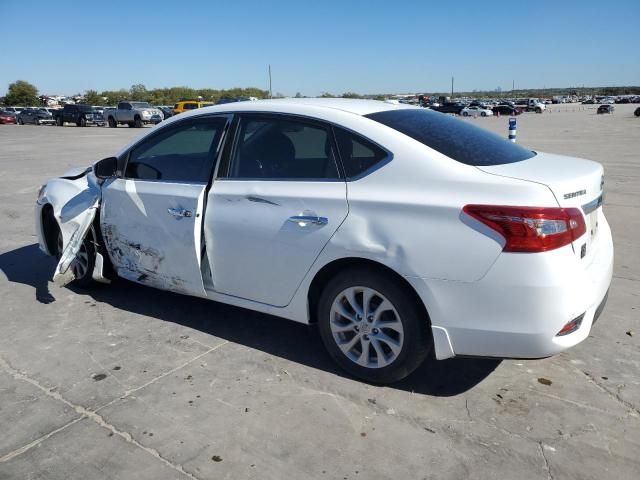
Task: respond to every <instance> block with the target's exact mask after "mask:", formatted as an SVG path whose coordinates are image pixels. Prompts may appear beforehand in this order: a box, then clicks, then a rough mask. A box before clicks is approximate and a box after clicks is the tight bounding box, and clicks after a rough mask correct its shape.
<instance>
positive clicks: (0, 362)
mask: <svg viewBox="0 0 640 480" xmlns="http://www.w3.org/2000/svg"><path fill="white" fill-rule="evenodd" d="M227 343H229V342H228V341H225V342H223V343H220V344H218V345H216V346H215V347H211V348H209V349H208V350H207V351H206V352H203V353H201V354H200V355H197V356H195V357H193V358H192V359H190V360H189V361H188V362H185V363H183V364H182V365H180V366H178V367H175V368H173V369H171V370H169V371H167V372H165V373H163V374H162V375H159V376H157V377H155V378H153V379H152V380H150V381H148V382H146V383H145V384H143V385H141V386H139V387H137V388H134V389H131V390H127V391H126V392H125V393H124V394H123V395H122V396H120V397H118V398H116V399H114V400H112V401H111V402H108V403H107V404H105V405H102V406H101V407H99V408H98V409H96V410H95V411H91V410H89V409H87V408H85V407H83V406H81V405H76V404H74V403H72V402H70V401H69V400H67V399H66V398H64V397H63V396H62V395H61V394H60V393H59V392H57V391H55V389H53V388H47V387H45V386H44V385H41V384H40V382H38V381H37V380H35V379H33V378H31V377H29V376H28V375H27V374H25V373H23V372H21V371H20V370H17V369H15V368H14V367H12V366H11V365H10V364H9V363H8V362H7V361H6V360H5V359H4V358H2V357H0V369H2V370H4V371H5V372H6V373H7V374H9V375H10V376H11V377H13V379H14V380H21V381H24V382H27V383H29V384H31V385H33V386H34V387H36V388H37V389H38V390H40V391H42V392H43V393H44V394H45V395H47V396H48V397H51V398H54V399H55V400H58V401H60V402H62V403H64V404H65V405H67V406H68V407H70V408H72V409H73V410H74V411H75V412H76V413H78V414H79V416H78V417H77V418H75V419H73V420H71V421H69V422H67V423H66V424H65V425H63V426H61V427H58V428H56V429H55V430H53V431H51V432H49V433H47V434H45V435H42V436H41V437H39V438H37V439H36V440H34V441H32V442H30V443H28V444H26V445H23V446H22V447H20V448H17V449H15V450H13V451H12V452H9V453H7V454H5V455H4V456H2V457H0V463H5V462H8V461H9V460H11V459H13V458H15V457H17V456H19V455H22V454H23V453H25V452H27V451H29V450H31V449H32V448H33V447H35V446H37V445H39V444H41V443H42V442H44V441H46V440H47V439H49V438H50V437H52V436H54V435H55V434H57V433H59V432H61V431H63V430H65V429H66V428H68V427H70V426H72V425H74V424H76V423H77V422H79V421H80V420H83V419H85V418H88V419H90V420H92V421H94V422H95V423H97V424H98V425H99V426H100V427H102V428H105V429H107V430H109V431H110V432H111V433H113V434H115V435H118V436H119V437H121V438H122V439H124V441H125V442H127V443H130V444H133V445H135V446H136V447H138V448H140V449H141V450H143V451H145V452H146V453H148V454H150V455H151V456H153V457H154V458H156V459H157V460H159V461H161V462H162V463H164V464H165V465H166V466H168V467H169V468H171V469H173V470H176V471H177V472H179V473H181V474H183V475H184V476H186V477H187V478H190V479H191V480H200V479H198V478H197V477H196V476H194V475H193V474H191V473H189V472H187V471H186V470H184V468H183V467H182V465H180V464H175V463H173V462H171V461H170V460H168V459H166V458H164V457H163V456H162V455H161V454H160V452H158V450H156V449H155V448H150V447H146V446H144V445H142V444H141V443H140V442H138V441H137V440H136V439H134V438H133V436H132V435H131V434H130V433H128V432H126V431H121V430H118V429H117V428H116V427H115V426H114V425H112V424H110V423H108V422H107V421H106V420H105V419H104V417H102V416H101V415H99V414H98V413H97V412H98V410H100V409H102V408H105V407H107V406H109V405H111V404H113V403H115V402H116V401H118V400H122V399H124V398H126V397H128V396H129V395H131V394H132V393H134V392H137V391H139V390H141V389H143V388H145V387H147V386H149V385H151V384H152V383H155V382H156V381H158V380H160V379H162V378H164V377H166V376H167V375H171V374H172V373H175V372H176V371H178V370H180V369H181V368H184V367H186V366H187V365H189V364H190V363H192V362H194V361H196V360H198V359H199V358H202V357H203V356H205V355H207V354H209V353H211V352H213V351H215V350H217V349H219V348H220V347H222V346H224V345H226V344H227Z"/></svg>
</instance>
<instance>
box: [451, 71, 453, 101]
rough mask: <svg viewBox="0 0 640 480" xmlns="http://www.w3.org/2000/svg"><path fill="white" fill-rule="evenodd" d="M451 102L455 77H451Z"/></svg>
mask: <svg viewBox="0 0 640 480" xmlns="http://www.w3.org/2000/svg"><path fill="white" fill-rule="evenodd" d="M451 100H453V75H451Z"/></svg>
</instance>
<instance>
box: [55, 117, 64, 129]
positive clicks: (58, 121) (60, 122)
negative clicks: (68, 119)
mask: <svg viewBox="0 0 640 480" xmlns="http://www.w3.org/2000/svg"><path fill="white" fill-rule="evenodd" d="M56 125H57V126H59V127H61V126H62V125H63V122H62V118H60V117H57V118H56Z"/></svg>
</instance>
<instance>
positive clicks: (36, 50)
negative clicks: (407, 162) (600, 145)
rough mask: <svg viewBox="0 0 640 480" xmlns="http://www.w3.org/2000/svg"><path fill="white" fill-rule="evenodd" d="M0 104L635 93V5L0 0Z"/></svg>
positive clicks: (639, 75)
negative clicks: (23, 84)
mask: <svg viewBox="0 0 640 480" xmlns="http://www.w3.org/2000/svg"><path fill="white" fill-rule="evenodd" d="M0 19H1V23H2V26H3V28H2V36H3V40H2V43H1V44H0V65H1V67H0V95H1V94H2V92H4V91H6V88H7V86H8V85H9V83H10V82H12V81H14V80H17V79H22V80H27V81H29V82H31V83H33V84H35V85H36V86H37V87H38V88H39V90H40V92H41V93H46V94H56V93H59V94H74V93H78V92H83V91H85V90H87V89H90V88H93V89H96V90H99V91H101V90H107V89H118V88H128V87H129V86H131V85H132V84H135V83H143V84H145V85H146V86H147V88H156V87H168V86H178V85H185V86H191V87H196V88H204V87H211V88H230V87H234V86H239V87H248V86H255V87H259V88H264V89H266V88H267V87H268V76H267V65H268V64H271V65H272V69H273V91H274V93H276V92H281V93H283V94H285V95H294V94H295V93H296V92H301V93H302V94H304V95H317V94H320V93H321V92H323V91H328V92H332V93H334V94H337V93H343V92H347V91H355V92H359V93H379V92H421V91H447V90H449V89H450V82H451V75H454V76H455V79H456V81H455V86H456V90H472V89H494V88H497V87H501V88H502V89H504V90H508V89H510V88H511V82H512V81H513V80H515V84H516V88H518V87H521V88H525V87H530V88H542V87H545V86H547V87H550V86H581V85H586V86H608V85H632V84H633V85H639V84H640V54H639V50H640V48H638V47H640V37H639V36H638V26H639V25H640V0H629V1H616V0H611V1H609V2H602V1H598V2H595V1H590V0H583V1H534V0H532V1H519V0H511V1H490V0H487V1H468V0H457V1H448V2H427V1H408V0H393V1H391V0H387V1H377V0H370V1H349V0H342V1H333V0H324V1H300V0H298V1H286V0H283V1H277V0H273V1H271V2H269V1H253V0H236V1H234V2H228V1H224V2H223V1H213V0H212V1H195V0H182V1H175V0H173V1H164V0H155V1H146V0H145V1H122V0H109V1H99V2H98V1H68V0H53V1H44V0H42V1H35V0H0Z"/></svg>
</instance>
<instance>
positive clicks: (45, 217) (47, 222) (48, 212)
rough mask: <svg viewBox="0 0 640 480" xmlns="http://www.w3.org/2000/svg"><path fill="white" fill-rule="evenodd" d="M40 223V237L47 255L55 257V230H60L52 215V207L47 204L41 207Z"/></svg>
mask: <svg viewBox="0 0 640 480" xmlns="http://www.w3.org/2000/svg"><path fill="white" fill-rule="evenodd" d="M40 222H41V225H42V236H43V237H44V243H45V244H46V246H47V250H48V251H49V254H51V255H54V256H55V255H56V253H57V252H56V250H57V249H58V244H57V240H58V239H57V229H59V228H60V226H59V225H58V221H57V220H56V217H55V215H54V214H53V205H51V204H50V203H47V204H46V205H44V206H43V207H42V212H41V214H40Z"/></svg>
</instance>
